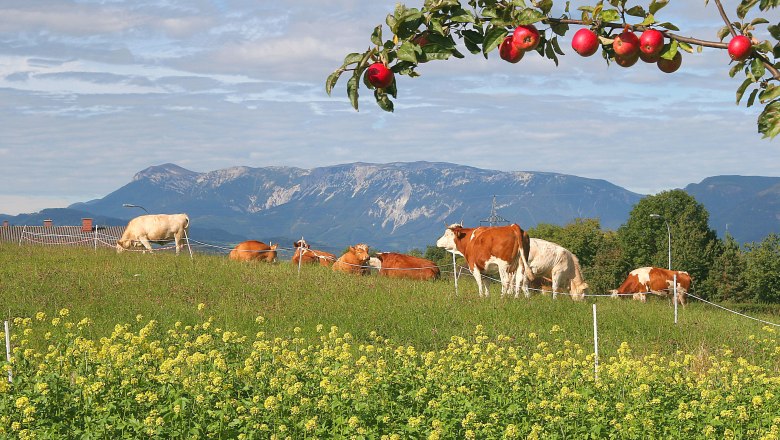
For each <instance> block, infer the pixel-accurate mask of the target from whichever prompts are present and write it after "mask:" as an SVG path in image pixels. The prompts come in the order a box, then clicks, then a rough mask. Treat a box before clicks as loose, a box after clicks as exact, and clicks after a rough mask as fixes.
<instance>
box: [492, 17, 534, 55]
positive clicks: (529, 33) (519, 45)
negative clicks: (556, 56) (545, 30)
mask: <svg viewBox="0 0 780 440" xmlns="http://www.w3.org/2000/svg"><path fill="white" fill-rule="evenodd" d="M538 45H539V31H538V30H537V29H536V27H535V26H534V25H532V24H529V25H523V26H518V27H516V28H515V31H514V32H512V33H511V34H509V35H507V36H506V37H505V38H504V41H502V42H501V45H500V46H498V54H499V56H501V59H503V60H506V61H509V62H510V63H516V62H518V61H520V60H521V59H523V55H525V53H526V52H528V51H529V50H534V49H536V46H538Z"/></svg>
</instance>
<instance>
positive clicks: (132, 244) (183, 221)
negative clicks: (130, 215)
mask: <svg viewBox="0 0 780 440" xmlns="http://www.w3.org/2000/svg"><path fill="white" fill-rule="evenodd" d="M189 227H190V219H189V217H187V214H149V215H141V216H138V217H136V218H134V219H132V220H130V222H129V223H128V224H127V227H126V228H125V232H124V233H123V234H122V237H121V238H120V239H119V240H117V242H116V251H117V252H122V251H125V250H127V249H131V248H138V247H141V246H143V247H144V248H146V250H148V251H149V252H151V251H152V245H151V242H155V243H160V244H163V243H168V242H171V241H174V242H175V243H176V253H177V254H178V253H179V251H180V250H181V248H182V247H183V246H184V245H183V244H182V239H183V238H185V237H187V233H188V231H189Z"/></svg>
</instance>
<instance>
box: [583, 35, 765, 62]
mask: <svg viewBox="0 0 780 440" xmlns="http://www.w3.org/2000/svg"><path fill="white" fill-rule="evenodd" d="M571 47H572V49H574V51H575V52H577V53H578V54H580V55H581V56H583V57H589V56H591V55H593V54H594V53H596V51H597V50H598V48H599V37H598V35H596V33H595V32H593V31H592V30H590V29H585V28H583V29H580V30H578V31H577V32H576V33H575V34H574V38H572V40H571ZM663 48H664V34H663V33H662V32H661V31H658V30H656V29H647V30H645V31H644V32H642V35H641V36H639V37H637V36H636V34H635V33H634V32H633V31H631V30H630V29H625V30H624V31H623V32H621V33H620V34H619V35H617V36H616V37H615V38H614V40H613V41H612V49H613V50H614V51H615V63H617V65H619V66H622V67H631V66H633V65H634V64H636V62H637V60H639V59H641V60H642V61H644V62H646V63H656V64H657V65H658V68H659V69H660V70H661V71H662V72H666V73H672V72H675V71H676V70H677V69H679V68H680V65H681V64H682V54H681V53H680V51H677V53H676V54H675V55H674V57H673V58H672V59H671V60H668V59H666V58H661V52H662V51H663ZM752 51H753V48H752V44H751V41H750V38H748V37H746V36H744V35H738V36H736V37H734V38H732V39H731V41H730V42H729V45H728V52H729V56H730V57H731V59H733V60H734V61H745V60H746V59H748V57H750V54H751V53H752Z"/></svg>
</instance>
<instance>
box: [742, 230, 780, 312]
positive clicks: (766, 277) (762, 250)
mask: <svg viewBox="0 0 780 440" xmlns="http://www.w3.org/2000/svg"><path fill="white" fill-rule="evenodd" d="M746 247H747V249H748V253H747V264H746V269H745V275H746V278H747V287H748V290H749V291H750V293H751V294H752V295H753V297H754V298H755V299H756V300H757V301H759V302H769V303H779V302H780V235H778V234H770V235H768V236H767V237H766V238H764V240H762V241H761V243H749V244H748V245H747V246H746Z"/></svg>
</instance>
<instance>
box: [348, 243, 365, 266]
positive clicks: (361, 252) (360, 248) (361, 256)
mask: <svg viewBox="0 0 780 440" xmlns="http://www.w3.org/2000/svg"><path fill="white" fill-rule="evenodd" d="M349 250H350V252H352V253H353V254H355V257H357V259H358V261H360V262H361V264H365V263H366V262H368V260H369V258H370V256H369V255H368V245H367V244H365V243H360V244H356V245H354V246H350V247H349Z"/></svg>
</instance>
